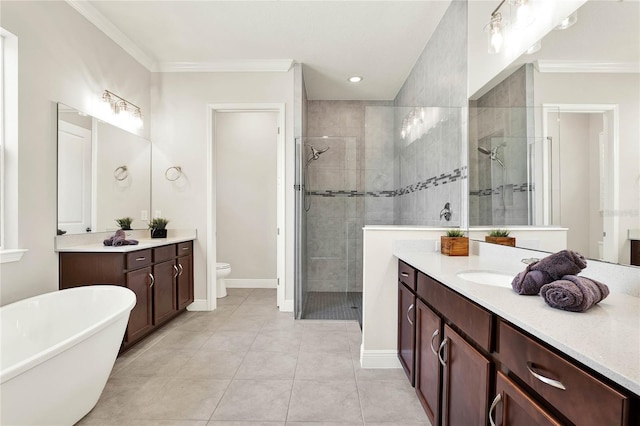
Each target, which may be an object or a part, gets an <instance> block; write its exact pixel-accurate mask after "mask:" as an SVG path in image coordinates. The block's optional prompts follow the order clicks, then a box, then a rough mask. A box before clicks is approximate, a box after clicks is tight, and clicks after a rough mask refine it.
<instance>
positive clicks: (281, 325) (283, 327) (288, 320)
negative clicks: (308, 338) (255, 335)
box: [262, 312, 304, 333]
mask: <svg viewBox="0 0 640 426" xmlns="http://www.w3.org/2000/svg"><path fill="white" fill-rule="evenodd" d="M262 330H263V331H265V330H279V331H295V332H299V333H302V330H304V324H302V322H300V321H298V320H295V319H294V318H293V314H292V313H290V312H279V313H278V315H276V316H274V317H273V318H269V319H267V320H266V321H265V323H264V325H263V326H262Z"/></svg>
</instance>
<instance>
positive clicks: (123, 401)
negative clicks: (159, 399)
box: [86, 376, 170, 420]
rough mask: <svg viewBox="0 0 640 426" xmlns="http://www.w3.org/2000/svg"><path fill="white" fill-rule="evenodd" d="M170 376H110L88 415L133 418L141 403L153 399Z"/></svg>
mask: <svg viewBox="0 0 640 426" xmlns="http://www.w3.org/2000/svg"><path fill="white" fill-rule="evenodd" d="M169 380H170V379H169V378H168V377H158V376H155V377H134V378H131V377H124V378H116V377H114V378H109V380H108V381H107V385H106V386H105V388H104V391H103V392H102V395H101V396H100V399H99V400H98V403H97V404H96V406H95V407H94V408H93V410H91V412H90V413H89V414H88V415H87V416H86V417H87V418H88V419H90V420H94V419H112V420H113V419H131V418H133V416H134V415H135V414H136V412H137V407H138V406H139V405H142V404H145V403H147V402H150V401H151V400H153V398H154V397H155V395H156V394H158V393H159V392H160V390H161V389H162V387H163V386H164V385H165V384H166V383H167V382H168V381H169Z"/></svg>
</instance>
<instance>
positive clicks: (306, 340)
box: [300, 327, 351, 353]
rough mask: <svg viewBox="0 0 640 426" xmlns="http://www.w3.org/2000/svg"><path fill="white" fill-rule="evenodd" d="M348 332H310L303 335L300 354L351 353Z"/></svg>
mask: <svg viewBox="0 0 640 426" xmlns="http://www.w3.org/2000/svg"><path fill="white" fill-rule="evenodd" d="M350 351H351V348H350V346H349V339H348V337H347V332H346V331H309V330H307V328H306V327H305V330H304V332H303V334H302V343H301V344H300V352H345V353H350Z"/></svg>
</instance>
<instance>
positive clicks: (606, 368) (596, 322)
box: [394, 249, 640, 395]
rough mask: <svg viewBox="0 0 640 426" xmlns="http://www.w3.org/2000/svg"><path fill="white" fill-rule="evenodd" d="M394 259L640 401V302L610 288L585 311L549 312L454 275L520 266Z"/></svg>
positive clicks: (406, 253)
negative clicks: (472, 302) (601, 299)
mask: <svg viewBox="0 0 640 426" xmlns="http://www.w3.org/2000/svg"><path fill="white" fill-rule="evenodd" d="M394 255H395V256H396V257H398V258H399V259H401V260H403V261H405V262H407V263H408V264H410V265H411V266H413V267H415V268H416V269H419V270H420V271H422V272H424V273H426V274H428V275H430V276H431V277H433V278H434V279H436V280H438V281H440V282H441V283H443V284H445V285H446V286H448V287H449V288H451V289H452V290H454V291H456V292H458V293H460V294H462V295H464V296H466V297H467V298H469V299H471V300H472V301H474V302H476V303H477V304H479V305H481V306H483V307H485V308H486V309H488V310H489V311H491V312H493V313H495V314H496V315H498V316H500V317H502V318H504V319H505V320H507V321H509V322H511V323H512V324H515V325H516V326H518V327H520V328H521V329H523V330H525V331H527V332H528V333H530V334H532V335H533V336H536V337H537V338H539V339H540V340H542V341H543V342H546V343H548V344H549V345H551V346H553V347H555V348H557V349H558V350H560V351H561V352H563V353H565V354H567V355H568V356H570V357H571V358H574V359H575V360H577V361H579V362H581V363H582V364H584V365H586V366H588V367H590V368H592V369H593V370H595V371H597V372H599V373H601V374H602V375H603V376H605V377H607V378H609V379H610V380H612V381H613V382H615V383H618V384H619V385H621V386H622V387H624V388H626V389H628V390H630V391H632V392H634V393H635V394H636V395H640V298H638V297H634V296H632V295H628V294H624V293H616V292H615V291H614V290H615V289H613V288H612V286H609V287H610V288H611V289H612V291H611V293H610V294H609V296H608V297H607V298H606V299H604V300H603V301H601V302H600V303H598V304H597V305H595V306H593V307H592V308H591V309H589V310H588V311H586V312H582V313H575V312H567V311H562V310H559V309H554V308H551V307H550V306H548V305H547V304H546V303H545V301H544V299H543V298H542V297H540V296H520V295H518V294H517V293H515V292H514V291H513V290H512V289H510V288H503V287H496V286H490V285H483V284H477V283H474V282H471V281H467V280H463V279H462V278H460V277H458V276H457V275H456V274H457V273H458V272H460V271H464V270H490V271H498V272H502V273H508V274H513V275H514V276H515V275H516V274H517V273H518V272H520V271H521V270H523V269H524V268H525V266H526V265H523V264H520V263H518V264H514V263H513V262H505V261H504V260H503V259H501V258H499V257H498V258H496V257H487V256H476V255H470V256H459V257H450V256H445V255H442V254H440V253H439V252H424V251H410V250H403V249H396V250H394ZM587 276H588V275H587ZM605 284H607V283H606V282H605Z"/></svg>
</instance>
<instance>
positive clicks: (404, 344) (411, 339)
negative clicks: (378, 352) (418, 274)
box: [398, 282, 416, 386]
mask: <svg viewBox="0 0 640 426" xmlns="http://www.w3.org/2000/svg"><path fill="white" fill-rule="evenodd" d="M415 303H416V296H415V294H414V293H413V292H412V291H411V290H409V288H408V287H407V286H406V285H404V284H403V283H402V282H398V312H399V314H398V359H399V360H400V364H401V365H402V368H403V369H404V372H405V373H406V375H407V378H408V379H409V382H411V386H413V385H414V382H415V376H414V370H413V367H414V360H413V358H414V354H415V347H416V327H415V321H414V315H415Z"/></svg>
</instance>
